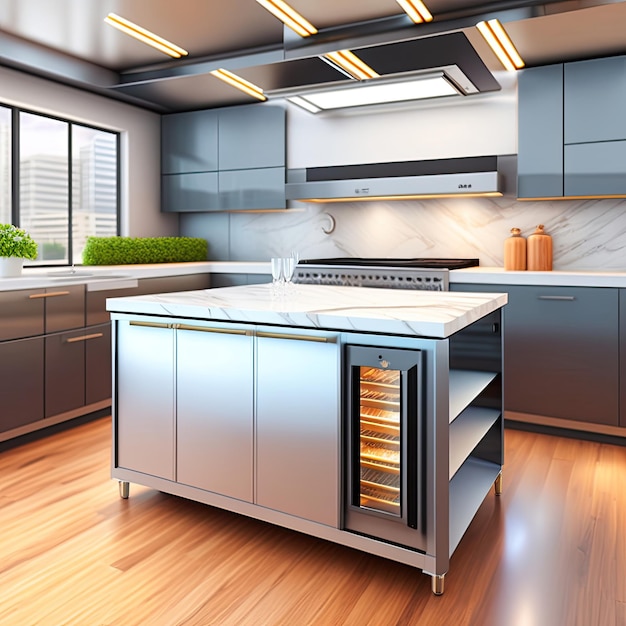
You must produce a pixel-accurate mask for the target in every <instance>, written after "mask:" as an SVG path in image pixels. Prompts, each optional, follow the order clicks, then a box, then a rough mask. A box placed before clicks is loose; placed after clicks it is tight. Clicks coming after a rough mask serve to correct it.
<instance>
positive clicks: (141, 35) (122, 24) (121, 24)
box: [104, 13, 189, 59]
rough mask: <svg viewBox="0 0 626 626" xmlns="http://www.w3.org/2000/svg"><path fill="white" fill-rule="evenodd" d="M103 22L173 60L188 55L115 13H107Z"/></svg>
mask: <svg viewBox="0 0 626 626" xmlns="http://www.w3.org/2000/svg"><path fill="white" fill-rule="evenodd" d="M104 21H105V22H106V23H107V24H109V25H110V26H113V27H115V28H117V29H118V30H121V31H122V32H124V33H126V34H127V35H130V36H131V37H134V38H135V39H138V40H139V41H141V42H143V43H145V44H148V45H149V46H152V47H153V48H156V49H157V50H160V51H161V52H164V53H165V54H168V55H169V56H171V57H174V58H175V59H180V57H182V56H187V54H189V53H188V52H187V50H185V49H184V48H181V47H180V46H177V45H176V44H173V43H172V42H171V41H168V40H167V39H163V37H159V36H158V35H155V34H154V33H152V32H150V31H149V30H146V29H145V28H142V27H141V26H139V25H137V24H134V23H133V22H131V21H129V20H127V19H125V18H123V17H121V16H119V15H116V14H115V13H109V14H108V15H107V16H106V17H105V18H104Z"/></svg>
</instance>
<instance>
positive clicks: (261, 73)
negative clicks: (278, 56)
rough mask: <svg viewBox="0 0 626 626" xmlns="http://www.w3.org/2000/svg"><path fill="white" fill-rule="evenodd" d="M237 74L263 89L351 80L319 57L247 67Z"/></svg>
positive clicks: (269, 89) (272, 89)
mask: <svg viewBox="0 0 626 626" xmlns="http://www.w3.org/2000/svg"><path fill="white" fill-rule="evenodd" d="M237 74H239V76H242V77H243V78H245V79H246V80H249V81H250V82H252V83H254V84H255V85H258V86H259V87H261V88H262V89H263V90H264V91H275V90H278V89H292V88H296V87H304V86H307V85H318V84H324V83H336V82H340V81H351V80H352V79H351V78H349V77H347V76H346V75H345V74H343V73H342V72H340V71H339V70H336V69H334V68H333V67H331V66H330V65H328V63H326V62H325V61H322V59H320V58H319V57H311V58H308V59H297V60H293V61H283V62H281V63H271V64H269V65H258V66H255V67H248V68H245V69H242V70H237Z"/></svg>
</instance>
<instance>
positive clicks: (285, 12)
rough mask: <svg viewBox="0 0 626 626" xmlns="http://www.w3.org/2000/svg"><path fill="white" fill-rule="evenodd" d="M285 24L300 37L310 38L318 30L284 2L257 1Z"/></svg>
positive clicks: (271, 0)
mask: <svg viewBox="0 0 626 626" xmlns="http://www.w3.org/2000/svg"><path fill="white" fill-rule="evenodd" d="M256 1H257V2H258V3H259V4H260V5H261V6H262V7H264V8H266V9H267V10H268V11H269V12H270V13H271V14H272V15H274V16H276V17H277V18H278V19H279V20H280V21H281V22H282V23H283V24H285V25H286V26H288V27H289V28H291V29H292V30H294V31H296V33H298V35H300V37H309V36H310V35H315V34H316V33H317V28H315V26H313V24H311V22H309V21H308V20H307V19H306V18H304V17H303V16H302V15H300V13H298V12H297V11H296V10H295V9H293V8H292V7H290V6H289V5H288V4H287V3H286V2H283V0H256Z"/></svg>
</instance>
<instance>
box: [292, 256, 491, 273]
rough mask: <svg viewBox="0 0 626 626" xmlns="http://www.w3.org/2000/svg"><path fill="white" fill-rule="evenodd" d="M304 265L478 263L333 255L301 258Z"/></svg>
mask: <svg viewBox="0 0 626 626" xmlns="http://www.w3.org/2000/svg"><path fill="white" fill-rule="evenodd" d="M299 263H300V264H304V265H350V266H368V267H427V268H441V269H449V270H458V269H461V268H463V267H475V266H477V265H479V261H478V259H434V258H430V259H428V258H426V259H389V258H384V259H381V258H359V257H335V258H331V259H301V260H300V262H299Z"/></svg>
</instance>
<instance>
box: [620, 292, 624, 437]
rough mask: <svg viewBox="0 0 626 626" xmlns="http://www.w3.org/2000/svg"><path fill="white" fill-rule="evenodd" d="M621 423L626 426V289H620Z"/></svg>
mask: <svg viewBox="0 0 626 626" xmlns="http://www.w3.org/2000/svg"><path fill="white" fill-rule="evenodd" d="M619 371H620V380H619V425H620V426H621V427H622V428H626V289H620V290H619Z"/></svg>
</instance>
